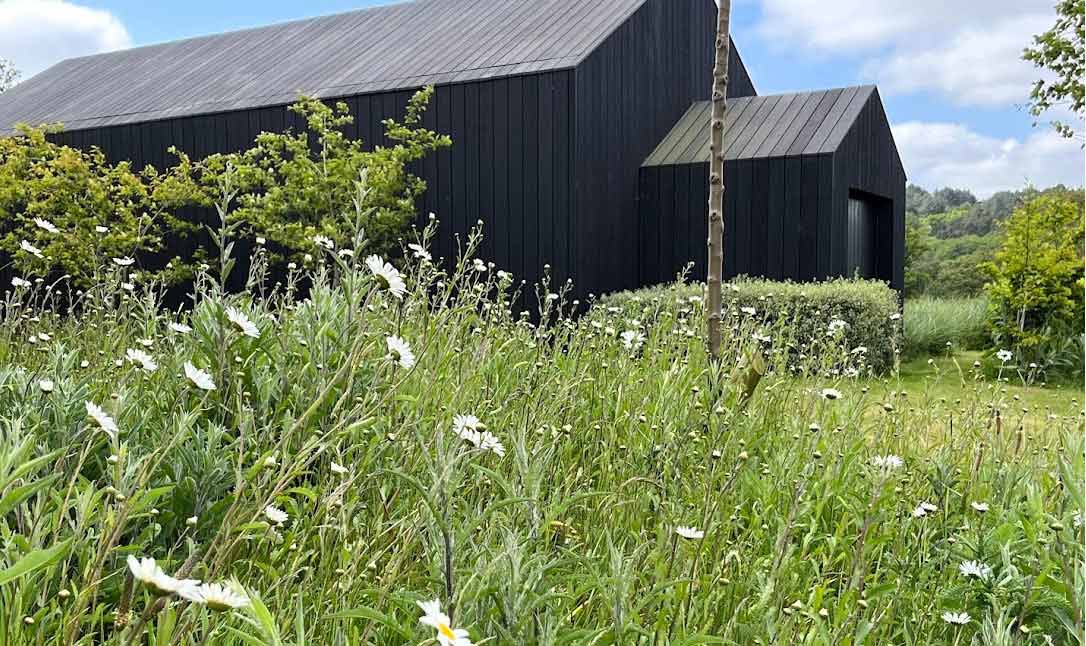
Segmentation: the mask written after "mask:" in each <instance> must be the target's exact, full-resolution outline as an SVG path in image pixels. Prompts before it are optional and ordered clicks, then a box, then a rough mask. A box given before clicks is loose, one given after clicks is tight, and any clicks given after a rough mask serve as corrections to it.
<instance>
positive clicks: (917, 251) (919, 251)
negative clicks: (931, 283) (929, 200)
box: [905, 215, 933, 294]
mask: <svg viewBox="0 0 1086 646" xmlns="http://www.w3.org/2000/svg"><path fill="white" fill-rule="evenodd" d="M932 242H933V240H932V237H931V227H930V226H929V225H928V223H927V222H924V221H923V220H921V219H919V218H915V217H913V216H911V215H909V216H906V217H905V293H906V294H916V293H919V292H920V291H922V290H923V284H924V276H925V275H926V274H924V273H923V272H922V271H921V270H920V268H919V266H918V265H919V262H920V259H921V258H922V257H924V256H925V255H926V254H927V253H928V251H930V250H931V246H932Z"/></svg>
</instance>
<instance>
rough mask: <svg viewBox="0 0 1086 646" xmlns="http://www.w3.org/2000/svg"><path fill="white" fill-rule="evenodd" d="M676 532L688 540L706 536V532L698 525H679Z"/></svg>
mask: <svg viewBox="0 0 1086 646" xmlns="http://www.w3.org/2000/svg"><path fill="white" fill-rule="evenodd" d="M675 533H676V534H678V535H679V536H682V537H683V538H685V539H688V540H692V541H693V540H698V539H701V538H705V532H703V531H702V530H700V529H698V528H696V527H685V526H682V525H680V526H678V527H676V528H675Z"/></svg>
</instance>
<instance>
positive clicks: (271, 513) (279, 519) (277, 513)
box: [264, 505, 290, 525]
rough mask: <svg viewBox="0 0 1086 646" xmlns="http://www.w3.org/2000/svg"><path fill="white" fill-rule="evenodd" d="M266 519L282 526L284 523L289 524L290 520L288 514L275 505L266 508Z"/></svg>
mask: <svg viewBox="0 0 1086 646" xmlns="http://www.w3.org/2000/svg"><path fill="white" fill-rule="evenodd" d="M264 517H265V518H267V519H268V520H270V521H271V522H273V523H275V524H276V525H282V524H283V523H285V522H287V519H289V518H290V516H289V515H288V514H287V512H285V511H283V510H282V509H279V508H278V507H276V506H274V505H268V506H267V507H265V508H264Z"/></svg>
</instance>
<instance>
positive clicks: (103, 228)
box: [94, 224, 109, 233]
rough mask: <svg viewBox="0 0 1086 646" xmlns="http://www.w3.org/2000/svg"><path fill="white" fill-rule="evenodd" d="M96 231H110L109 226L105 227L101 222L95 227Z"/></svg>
mask: <svg viewBox="0 0 1086 646" xmlns="http://www.w3.org/2000/svg"><path fill="white" fill-rule="evenodd" d="M94 232H95V233H109V227H104V226H102V225H100V224H99V225H97V226H95V227H94Z"/></svg>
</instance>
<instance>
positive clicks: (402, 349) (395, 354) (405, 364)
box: [385, 336, 415, 369]
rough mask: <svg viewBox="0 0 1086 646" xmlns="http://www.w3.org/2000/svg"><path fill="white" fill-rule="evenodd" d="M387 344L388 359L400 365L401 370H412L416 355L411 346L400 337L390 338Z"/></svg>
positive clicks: (386, 340) (386, 341)
mask: <svg viewBox="0 0 1086 646" xmlns="http://www.w3.org/2000/svg"><path fill="white" fill-rule="evenodd" d="M385 344H386V345H387V346H388V358H389V359H391V360H392V362H393V363H398V364H399V365H400V367H401V368H406V369H411V367H412V366H414V365H415V353H414V352H412V351H411V346H410V345H408V344H407V341H404V340H403V339H401V338H400V337H398V336H390V337H388V338H387V339H385Z"/></svg>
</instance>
